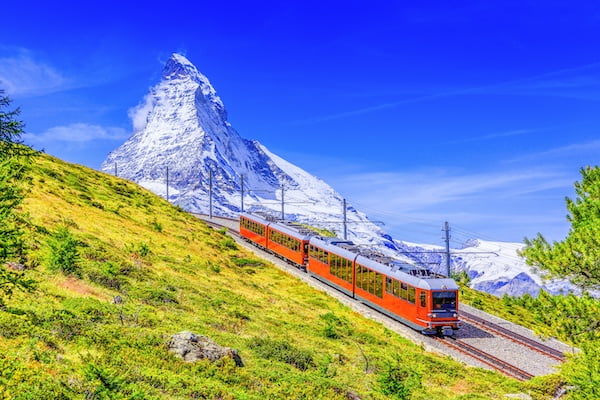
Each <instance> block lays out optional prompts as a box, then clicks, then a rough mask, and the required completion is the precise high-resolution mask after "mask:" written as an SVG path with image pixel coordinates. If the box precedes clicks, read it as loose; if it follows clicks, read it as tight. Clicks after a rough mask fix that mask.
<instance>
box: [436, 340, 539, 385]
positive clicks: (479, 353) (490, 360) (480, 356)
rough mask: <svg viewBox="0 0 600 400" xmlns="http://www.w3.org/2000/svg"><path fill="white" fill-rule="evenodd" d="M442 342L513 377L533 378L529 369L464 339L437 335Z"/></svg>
mask: <svg viewBox="0 0 600 400" xmlns="http://www.w3.org/2000/svg"><path fill="white" fill-rule="evenodd" d="M435 340H437V341H438V342H440V343H443V344H444V345H446V346H447V347H450V348H452V349H454V350H457V351H459V352H461V353H463V354H466V355H468V356H469V357H472V358H474V359H475V360H477V361H479V362H481V363H483V364H485V365H487V366H488V367H490V368H492V369H495V370H496V371H499V372H501V373H503V374H504V375H507V376H510V377H512V378H516V379H518V380H520V381H526V380H529V379H531V378H533V376H534V375H533V374H530V373H529V372H527V371H524V370H522V369H521V368H518V367H515V366H514V365H512V364H510V363H508V362H506V361H504V360H501V359H499V358H498V357H496V356H493V355H491V354H489V353H486V352H485V351H483V350H481V349H478V348H477V347H475V346H472V345H470V344H467V343H465V342H463V341H462V340H458V339H455V338H452V337H448V336H447V337H444V338H442V337H435Z"/></svg>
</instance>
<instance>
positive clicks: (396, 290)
mask: <svg viewBox="0 0 600 400" xmlns="http://www.w3.org/2000/svg"><path fill="white" fill-rule="evenodd" d="M393 294H394V296H396V297H400V282H398V281H397V280H395V279H394V291H393Z"/></svg>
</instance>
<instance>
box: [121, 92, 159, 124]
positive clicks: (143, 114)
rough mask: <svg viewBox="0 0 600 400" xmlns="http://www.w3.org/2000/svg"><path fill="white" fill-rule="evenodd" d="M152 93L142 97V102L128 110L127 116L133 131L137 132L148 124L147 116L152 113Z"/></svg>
mask: <svg viewBox="0 0 600 400" xmlns="http://www.w3.org/2000/svg"><path fill="white" fill-rule="evenodd" d="M153 105H154V104H153V97H152V93H149V94H147V95H146V96H144V100H143V101H142V102H141V103H140V104H138V105H137V106H135V107H132V108H130V109H129V111H128V112H127V114H128V115H129V118H130V119H131V123H132V124H133V131H134V132H139V131H141V130H142V129H144V128H145V127H146V125H147V124H148V114H150V111H152V107H153Z"/></svg>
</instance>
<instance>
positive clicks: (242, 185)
mask: <svg viewBox="0 0 600 400" xmlns="http://www.w3.org/2000/svg"><path fill="white" fill-rule="evenodd" d="M240 188H241V191H242V212H244V175H243V174H242V175H240Z"/></svg>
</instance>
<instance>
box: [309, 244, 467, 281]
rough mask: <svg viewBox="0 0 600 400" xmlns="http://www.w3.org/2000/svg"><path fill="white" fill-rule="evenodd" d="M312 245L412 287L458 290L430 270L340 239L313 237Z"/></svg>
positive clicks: (448, 279) (446, 279)
mask: <svg viewBox="0 0 600 400" xmlns="http://www.w3.org/2000/svg"><path fill="white" fill-rule="evenodd" d="M310 243H311V244H314V245H317V246H319V247H320V248H322V249H323V250H326V251H328V252H330V253H334V254H337V255H339V256H341V257H345V258H347V259H350V260H353V261H354V260H356V262H357V263H358V264H360V265H362V266H364V267H367V268H369V269H371V270H373V271H377V272H379V273H382V274H384V275H386V276H389V277H391V278H394V279H398V280H401V281H403V282H406V283H408V284H410V285H412V286H417V287H420V288H423V289H430V290H436V289H439V290H445V289H447V290H458V286H457V285H456V282H454V280H453V279H450V278H446V277H444V276H442V275H439V274H436V273H434V272H432V271H430V270H428V269H425V268H421V267H418V266H415V265H412V264H408V263H405V262H402V261H400V260H397V259H394V258H392V257H389V256H386V255H384V254H382V253H379V252H377V251H374V250H372V249H369V248H365V247H361V246H357V245H355V244H354V243H352V242H350V241H346V240H341V239H338V238H323V237H312V238H311V239H310Z"/></svg>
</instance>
